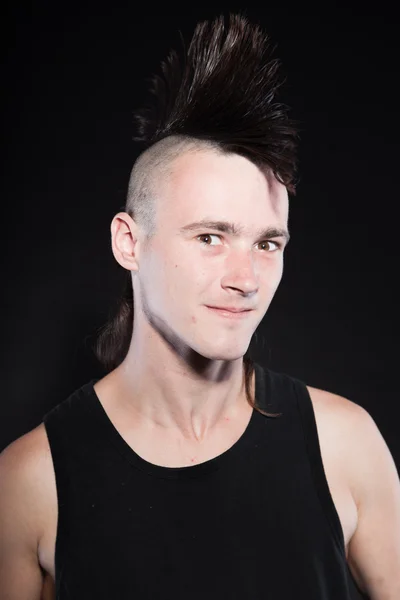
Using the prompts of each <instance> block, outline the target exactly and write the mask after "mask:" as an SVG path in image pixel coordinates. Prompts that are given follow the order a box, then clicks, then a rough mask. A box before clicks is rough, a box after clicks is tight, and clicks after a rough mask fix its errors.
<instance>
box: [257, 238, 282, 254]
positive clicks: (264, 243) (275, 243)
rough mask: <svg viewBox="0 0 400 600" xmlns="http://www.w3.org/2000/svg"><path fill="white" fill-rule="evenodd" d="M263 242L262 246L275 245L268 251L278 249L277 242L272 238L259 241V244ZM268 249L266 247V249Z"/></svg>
mask: <svg viewBox="0 0 400 600" xmlns="http://www.w3.org/2000/svg"><path fill="white" fill-rule="evenodd" d="M261 244H263V245H264V246H266V245H267V244H273V245H274V246H275V248H272V250H269V252H275V250H278V248H279V244H278V242H273V241H272V240H264V241H263V242H260V245H261ZM267 251H268V249H267Z"/></svg>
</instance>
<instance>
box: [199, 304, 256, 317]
mask: <svg viewBox="0 0 400 600" xmlns="http://www.w3.org/2000/svg"><path fill="white" fill-rule="evenodd" d="M207 308H208V309H209V310H210V311H211V312H213V313H214V314H216V315H219V316H220V317H225V318H227V319H245V318H246V317H247V316H248V315H249V314H250V313H251V312H253V311H252V310H251V309H248V310H241V311H233V310H227V309H226V308H216V307H214V306H207Z"/></svg>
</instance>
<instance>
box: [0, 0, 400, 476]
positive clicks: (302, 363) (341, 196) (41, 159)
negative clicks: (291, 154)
mask: <svg viewBox="0 0 400 600" xmlns="http://www.w3.org/2000/svg"><path fill="white" fill-rule="evenodd" d="M298 4H300V3H298ZM160 6H161V5H160ZM166 6H167V5H162V8H163V9H164V10H162V11H161V12H159V11H158V10H157V9H156V7H155V6H154V5H153V4H152V3H151V4H149V6H148V7H143V6H142V7H138V6H135V5H134V3H133V2H131V3H122V2H121V3H119V2H114V3H110V4H105V5H100V3H99V4H94V3H93V4H92V3H83V4H81V5H80V6H74V5H73V4H67V3H66V4H64V5H63V4H62V3H53V2H41V3H40V2H39V3H35V4H28V3H25V4H24V3H18V4H13V5H10V6H9V13H8V18H7V21H6V23H7V25H6V27H5V30H6V34H7V35H6V37H3V40H6V43H5V53H4V60H3V68H2V73H3V74H2V83H3V86H2V87H3V93H2V97H3V100H4V101H5V104H4V108H3V118H4V123H3V140H4V144H5V148H6V152H5V157H4V159H3V161H2V167H3V176H2V188H3V191H2V198H3V203H2V209H3V210H2V214H3V226H2V241H3V242H4V243H5V244H4V249H3V251H2V259H3V260H2V283H3V286H2V288H3V289H2V297H3V300H4V301H5V307H4V309H3V311H2V336H1V338H2V344H3V351H2V361H1V381H2V398H1V407H0V411H1V413H0V422H1V432H0V434H1V440H0V449H1V448H3V447H5V446H6V445H7V444H8V443H9V442H11V441H12V440H14V439H16V438H17V437H19V436H20V435H22V434H23V433H25V432H27V431H28V430H30V429H32V428H33V427H35V426H36V425H37V424H39V423H40V421H41V420H42V417H43V415H44V414H45V412H47V411H48V410H49V409H50V408H51V407H52V406H54V405H56V404H58V403H59V402H61V401H62V400H64V399H65V398H66V397H67V395H69V394H70V393H71V392H72V391H73V390H75V389H76V388H77V387H78V386H80V385H81V384H83V383H84V382H86V381H88V380H89V379H91V378H92V377H100V376H101V375H102V373H103V371H102V369H101V367H100V365H99V364H98V363H97V362H96V359H95V358H94V355H93V353H92V351H91V349H90V346H91V343H92V341H93V336H94V334H95V331H96V328H98V327H99V326H100V325H102V324H103V323H104V321H105V319H106V318H107V315H108V312H109V310H110V309H111V307H112V305H113V302H114V301H115V299H116V298H117V296H118V294H119V293H120V286H121V281H122V275H123V273H122V270H121V268H120V267H119V266H118V265H117V263H116V262H115V260H114V258H113V256H112V252H111V246H110V233H109V226H110V222H111V219H112V217H113V215H114V214H115V212H117V211H118V210H120V209H121V208H122V206H123V204H124V201H125V193H126V188H127V182H128V178H129V173H130V169H131V166H132V164H133V162H134V160H135V158H136V157H137V154H138V149H137V147H136V146H135V143H134V142H133V141H132V139H131V138H132V135H133V126H132V113H133V110H134V109H135V108H136V107H138V106H141V105H142V103H143V102H144V101H145V100H146V98H147V93H146V82H145V80H146V77H148V76H149V75H150V74H151V73H153V72H154V71H157V70H158V66H159V63H160V60H161V59H162V58H164V56H165V54H166V53H167V51H168V50H169V49H170V48H171V47H177V46H179V44H180V42H179V33H178V32H179V30H181V31H182V33H183V34H184V37H185V38H186V39H189V38H190V35H191V33H192V30H193V27H194V25H195V23H196V22H197V21H198V20H200V19H204V18H210V17H214V16H216V15H217V14H219V13H221V12H224V13H226V12H227V11H233V12H235V11H239V10H241V11H244V12H245V13H246V14H247V15H248V16H249V17H250V18H251V19H253V20H255V21H257V22H259V23H260V24H261V25H262V26H263V28H264V29H265V30H267V31H268V32H269V33H270V35H271V37H272V39H273V40H274V42H276V43H277V55H278V56H279V57H280V58H281V60H282V62H283V68H284V73H285V74H286V76H287V85H286V88H285V97H284V99H285V101H286V102H287V103H289V104H290V105H291V106H292V107H293V110H292V116H293V117H294V118H296V119H298V120H299V121H300V123H301V129H302V131H301V145H300V155H299V157H300V176H301V179H300V184H299V187H298V192H297V195H296V197H295V198H293V199H292V200H291V214H290V230H291V235H292V240H291V243H290V244H289V246H288V249H287V253H286V261H285V272H284V277H283V280H282V283H281V285H280V287H279V289H278V291H277V293H276V296H275V298H274V300H273V302H272V305H271V307H270V309H269V311H268V313H267V315H266V317H265V319H264V320H263V322H262V324H261V325H260V328H259V333H258V334H257V343H256V346H257V356H258V360H259V362H261V363H263V364H265V365H267V366H270V367H271V368H273V369H275V370H278V371H284V372H287V373H289V374H291V375H293V376H295V377H298V378H300V379H302V380H303V381H305V382H306V383H308V384H310V385H313V386H315V387H321V388H323V389H327V390H329V391H332V392H335V393H338V394H341V395H343V396H346V397H347V398H350V399H351V400H353V401H354V402H356V403H358V404H360V405H362V406H363V407H365V408H366V409H367V410H368V411H369V412H370V414H371V415H372V416H373V418H374V420H375V422H376V423H377V424H378V427H379V429H380V431H381V432H382V435H383V436H384V438H385V440H386V442H387V444H388V447H389V448H390V450H391V452H392V455H393V457H394V459H395V462H396V465H397V467H399V465H400V436H399V426H398V422H399V417H400V410H399V393H398V367H397V356H398V351H397V340H398V329H399V328H398V325H399V319H398V310H397V305H398V300H399V295H398V292H397V287H398V286H397V279H398V260H399V252H398V243H397V228H398V220H397V212H398V211H397V204H398V173H399V165H398V162H399V92H398V81H397V79H398V72H399V68H398V54H399V42H398V25H399V22H398V18H397V16H396V15H395V5H394V4H393V5H389V4H385V3H379V4H376V5H375V6H374V7H373V10H372V8H371V12H368V11H367V8H366V5H365V4H364V5H362V4H361V3H360V5H359V6H358V5H356V4H354V3H346V4H343V6H340V5H339V4H332V3H331V4H326V3H322V4H321V5H320V6H318V5H315V6H314V5H308V6H307V4H303V3H301V8H300V7H299V6H297V7H296V8H292V7H290V6H289V5H288V4H284V3H281V4H279V5H278V6H277V5H271V6H270V5H269V4H268V3H262V6H260V8H258V9H256V8H249V7H248V6H245V5H227V4H214V5H213V9H207V8H204V7H203V8H201V7H200V6H195V5H194V6H192V7H191V8H190V7H189V5H188V4H186V7H185V8H182V9H181V10H179V9H178V8H174V7H173V6H170V5H168V10H167V9H166ZM293 6H295V5H293Z"/></svg>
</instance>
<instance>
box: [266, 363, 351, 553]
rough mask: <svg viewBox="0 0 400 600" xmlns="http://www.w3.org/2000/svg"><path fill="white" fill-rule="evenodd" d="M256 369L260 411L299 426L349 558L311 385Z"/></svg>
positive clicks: (326, 510)
mask: <svg viewBox="0 0 400 600" xmlns="http://www.w3.org/2000/svg"><path fill="white" fill-rule="evenodd" d="M255 368H256V373H257V374H258V380H259V385H260V388H259V389H260V392H261V390H262V392H261V393H260V394H259V395H258V398H259V401H258V405H259V406H260V408H262V409H263V410H267V411H268V412H278V413H280V414H282V417H284V418H285V419H284V420H285V421H287V422H291V423H292V425H293V424H295V423H299V426H300V428H301V431H302V437H303V440H304V448H305V452H306V456H307V460H308V463H309V466H310V470H311V474H312V479H313V483H314V487H315V489H316V492H317V495H318V497H319V501H320V503H321V506H322V508H323V511H324V513H325V515H326V517H327V520H328V523H329V527H330V529H331V532H332V535H333V537H334V539H335V542H336V544H337V546H338V548H339V550H340V552H341V553H342V554H343V556H345V554H346V553H345V544H344V536H343V529H342V525H341V522H340V519H339V515H338V513H337V510H336V507H335V504H334V502H333V498H332V495H331V492H330V489H329V485H328V481H327V478H326V474H325V470H324V466H323V462H322V455H321V448H320V443H319V437H318V429H317V423H316V418H315V413H314V408H313V403H312V400H311V396H310V393H309V391H308V388H307V385H306V384H305V383H304V382H303V381H301V380H299V379H297V378H295V377H292V376H290V375H287V374H286V373H279V372H275V371H272V370H270V369H268V368H266V367H262V366H260V365H255ZM256 380H257V377H256ZM277 418H278V419H279V417H277ZM296 429H297V427H296Z"/></svg>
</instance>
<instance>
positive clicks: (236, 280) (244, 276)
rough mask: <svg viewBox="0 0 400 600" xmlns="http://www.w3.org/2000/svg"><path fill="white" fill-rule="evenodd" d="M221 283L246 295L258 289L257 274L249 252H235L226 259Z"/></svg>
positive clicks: (224, 286)
mask: <svg viewBox="0 0 400 600" xmlns="http://www.w3.org/2000/svg"><path fill="white" fill-rule="evenodd" d="M221 285H222V287H223V288H232V289H235V290H239V291H240V292H242V293H243V294H246V295H249V294H254V293H256V292H257V291H258V288H259V276H258V272H257V267H256V265H255V260H254V257H253V256H252V254H251V252H235V253H233V254H232V255H231V256H230V257H229V258H228V259H227V261H226V263H225V273H224V275H223V277H222V281H221Z"/></svg>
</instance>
